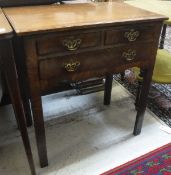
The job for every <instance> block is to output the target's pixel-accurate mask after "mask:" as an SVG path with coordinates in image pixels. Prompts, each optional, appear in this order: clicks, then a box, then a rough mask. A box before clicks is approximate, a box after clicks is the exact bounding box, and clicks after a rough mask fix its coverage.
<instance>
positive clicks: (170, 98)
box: [114, 70, 171, 127]
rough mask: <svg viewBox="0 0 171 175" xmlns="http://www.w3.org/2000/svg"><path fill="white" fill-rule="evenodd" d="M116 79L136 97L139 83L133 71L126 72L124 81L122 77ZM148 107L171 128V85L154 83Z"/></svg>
mask: <svg viewBox="0 0 171 175" xmlns="http://www.w3.org/2000/svg"><path fill="white" fill-rule="evenodd" d="M114 79H115V80H116V81H118V82H119V83H120V84H121V85H122V86H124V87H125V88H126V89H127V90H128V91H129V92H130V93H132V94H133V95H135V96H136V93H137V87H138V82H137V80H136V79H135V76H134V74H133V72H132V71H131V70H126V72H125V79H124V81H122V80H121V78H120V75H114ZM147 107H148V108H149V109H150V110H151V111H152V112H153V113H154V114H156V116H158V117H159V118H160V119H161V120H162V121H164V122H165V123H166V124H167V125H168V126H170V127H171V85H164V84H156V83H152V85H151V88H150V92H149V96H148V102H147Z"/></svg>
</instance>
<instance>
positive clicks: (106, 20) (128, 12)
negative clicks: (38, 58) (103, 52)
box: [4, 2, 167, 35]
mask: <svg viewBox="0 0 171 175" xmlns="http://www.w3.org/2000/svg"><path fill="white" fill-rule="evenodd" d="M4 12H5V14H6V15H7V18H8V19H9V21H10V23H11V25H12V26H13V28H14V30H15V32H16V33H17V35H25V34H31V33H39V34H40V32H47V31H48V32H50V31H56V30H64V29H65V30H67V29H71V28H74V29H77V28H80V27H81V28H83V27H84V28H86V27H90V26H96V25H100V24H102V25H103V26H104V25H111V24H113V23H115V24H118V23H124V24H126V23H133V22H136V21H146V20H148V21H149V20H153V21H154V20H161V19H163V18H165V19H167V18H166V17H164V16H162V15H158V14H155V13H152V12H148V11H145V10H141V9H138V8H135V7H132V6H130V5H128V4H125V3H117V2H104V3H83V4H65V5H44V6H43V5H42V6H30V7H12V8H4Z"/></svg>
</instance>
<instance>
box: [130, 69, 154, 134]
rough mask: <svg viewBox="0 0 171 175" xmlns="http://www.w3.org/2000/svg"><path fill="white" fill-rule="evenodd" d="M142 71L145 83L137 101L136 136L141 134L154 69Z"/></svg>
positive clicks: (134, 132)
mask: <svg viewBox="0 0 171 175" xmlns="http://www.w3.org/2000/svg"><path fill="white" fill-rule="evenodd" d="M141 71H142V72H143V73H142V75H143V82H142V86H141V88H140V89H139V92H138V98H137V99H136V109H137V115H136V121H135V126H134V131H133V134H134V135H138V134H140V133H141V128H142V124H143V119H144V113H145V109H146V106H147V97H148V93H149V90H150V85H151V79H152V73H153V67H150V68H147V69H143V70H141Z"/></svg>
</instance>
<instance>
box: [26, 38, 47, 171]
mask: <svg viewBox="0 0 171 175" xmlns="http://www.w3.org/2000/svg"><path fill="white" fill-rule="evenodd" d="M24 45H25V55H26V66H27V76H28V81H29V83H28V84H29V90H30V98H31V106H32V112H33V119H34V127H35V135H36V141H37V148H38V155H39V161H40V166H41V167H42V168H43V167H45V166H47V165H48V158H47V148H46V137H45V128H44V120H43V109H42V101H41V88H40V81H39V73H38V61H37V56H36V50H35V47H34V42H33V40H31V39H30V40H26V41H25V43H24ZM33 82H34V83H33Z"/></svg>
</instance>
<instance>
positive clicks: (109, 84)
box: [104, 74, 113, 105]
mask: <svg viewBox="0 0 171 175" xmlns="http://www.w3.org/2000/svg"><path fill="white" fill-rule="evenodd" d="M112 82H113V74H107V75H106V80H105V89H104V105H110V101H111V91H112Z"/></svg>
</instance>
